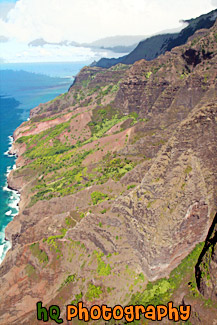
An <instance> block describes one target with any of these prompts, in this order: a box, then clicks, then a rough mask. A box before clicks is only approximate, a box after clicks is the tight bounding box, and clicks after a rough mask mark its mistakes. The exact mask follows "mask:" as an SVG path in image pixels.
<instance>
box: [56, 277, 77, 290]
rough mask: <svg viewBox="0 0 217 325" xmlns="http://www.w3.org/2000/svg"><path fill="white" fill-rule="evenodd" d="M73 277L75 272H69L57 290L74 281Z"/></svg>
mask: <svg viewBox="0 0 217 325" xmlns="http://www.w3.org/2000/svg"><path fill="white" fill-rule="evenodd" d="M75 277H76V274H71V275H69V276H67V278H66V279H65V280H64V281H63V283H62V284H61V286H60V288H59V290H61V289H62V288H63V287H65V286H66V285H67V284H69V283H71V282H74V281H75Z"/></svg>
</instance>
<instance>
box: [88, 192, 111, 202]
mask: <svg viewBox="0 0 217 325" xmlns="http://www.w3.org/2000/svg"><path fill="white" fill-rule="evenodd" d="M91 199H92V202H93V205H96V204H98V203H100V202H102V201H105V200H107V199H108V195H107V194H104V193H102V192H98V191H94V192H92V193H91Z"/></svg>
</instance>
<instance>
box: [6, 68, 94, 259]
mask: <svg viewBox="0 0 217 325" xmlns="http://www.w3.org/2000/svg"><path fill="white" fill-rule="evenodd" d="M89 63H90V62H64V63H59V62H58V63H31V64H30V63H22V64H21V63H19V64H18V63H17V64H16V63H13V64H1V65H0V263H1V262H2V260H3V258H4V257H5V254H6V252H7V250H8V249H9V248H10V242H9V241H6V240H5V227H6V226H7V224H8V223H9V222H10V221H11V220H12V219H13V217H14V216H15V215H16V214H17V213H18V202H19V194H18V193H17V192H15V191H11V190H10V189H8V187H7V174H8V173H9V172H10V170H11V169H12V168H15V160H16V158H15V157H14V156H10V155H9V154H8V149H9V147H10V146H11V144H12V141H13V138H12V135H13V132H14V130H15V129H16V128H17V127H18V126H19V125H20V124H21V123H22V122H23V121H26V120H27V119H28V117H29V112H30V110H31V109H32V108H34V107H35V106H37V105H39V104H40V103H45V102H47V101H49V100H51V99H53V98H55V97H56V96H58V95H60V94H62V93H64V92H66V91H67V90H68V88H69V87H70V85H71V84H72V82H73V79H74V76H75V75H76V74H77V73H78V72H79V70H80V69H81V68H82V67H83V66H85V65H88V64H89Z"/></svg>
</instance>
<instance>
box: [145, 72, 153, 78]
mask: <svg viewBox="0 0 217 325" xmlns="http://www.w3.org/2000/svg"><path fill="white" fill-rule="evenodd" d="M151 75H152V71H148V72H146V74H145V77H146V79H149V78H150V77H151Z"/></svg>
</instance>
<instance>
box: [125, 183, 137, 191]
mask: <svg viewBox="0 0 217 325" xmlns="http://www.w3.org/2000/svg"><path fill="white" fill-rule="evenodd" d="M134 187H136V185H135V184H132V185H128V186H127V189H128V190H130V189H131V188H134Z"/></svg>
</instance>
